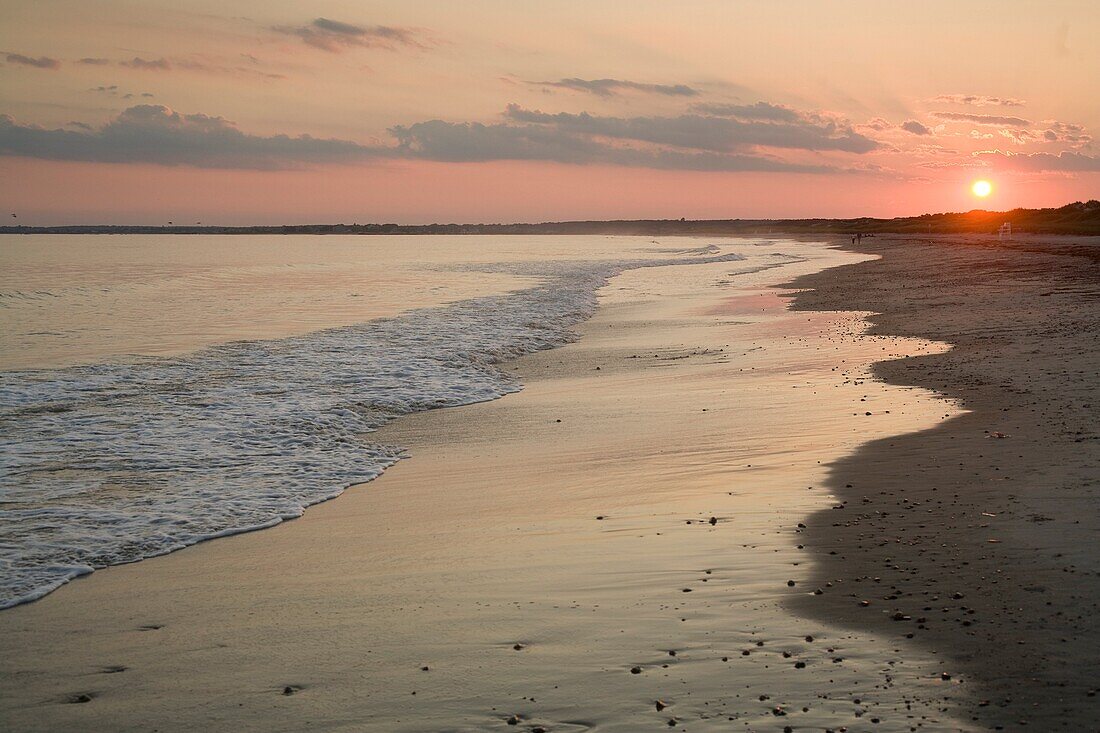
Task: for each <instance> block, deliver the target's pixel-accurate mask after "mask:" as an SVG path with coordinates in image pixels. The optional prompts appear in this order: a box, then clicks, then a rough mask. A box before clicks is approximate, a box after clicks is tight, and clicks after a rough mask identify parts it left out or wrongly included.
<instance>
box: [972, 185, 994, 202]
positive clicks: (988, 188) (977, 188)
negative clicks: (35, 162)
mask: <svg viewBox="0 0 1100 733" xmlns="http://www.w3.org/2000/svg"><path fill="white" fill-rule="evenodd" d="M970 190H971V191H973V192H974V195H975V196H977V197H978V198H980V199H984V198H985V197H986V196H988V195H989V194H991V193H992V192H993V184H992V183H990V182H989V181H974V185H973V186H971V187H970Z"/></svg>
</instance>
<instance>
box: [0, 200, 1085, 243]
mask: <svg viewBox="0 0 1100 733" xmlns="http://www.w3.org/2000/svg"><path fill="white" fill-rule="evenodd" d="M1005 223H1008V224H1011V226H1012V232H1013V233H1014V234H1066V235H1100V201H1095V200H1093V201H1087V202H1080V201H1079V202H1076V203H1072V204H1068V205H1066V206H1062V207H1060V208H1057V209H1013V210H1012V211H982V210H975V211H969V212H965V213H946V214H923V215H921V216H911V217H899V218H894V219H875V218H870V217H861V218H856V219H705V220H687V219H637V220H613V221H561V222H543V223H537V224H298V225H283V226H279V225H277V226H203V225H200V224H195V225H191V226H185V225H167V226H145V225H69V226H37V227H36V226H4V227H0V234H359V235H372V234H373V235H379V234H414V235H426V234H450V235H456V234H617V235H644V236H662V235H663V236H668V235H677V234H681V235H692V234H694V235H712V236H717V235H766V234H770V235H774V234H796V235H819V234H828V235H838V234H844V235H849V236H851V235H854V234H996V233H997V231H998V229H999V228H1000V227H1001V225H1002V224H1005Z"/></svg>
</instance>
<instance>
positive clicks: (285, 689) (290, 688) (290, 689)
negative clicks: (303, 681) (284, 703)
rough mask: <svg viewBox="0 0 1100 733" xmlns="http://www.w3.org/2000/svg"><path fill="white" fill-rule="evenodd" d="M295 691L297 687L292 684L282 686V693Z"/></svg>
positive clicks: (291, 693)
mask: <svg viewBox="0 0 1100 733" xmlns="http://www.w3.org/2000/svg"><path fill="white" fill-rule="evenodd" d="M297 691H298V688H297V687H294V686H293V685H287V686H286V687H284V688H283V694H284V695H293V694H294V693H295V692H297Z"/></svg>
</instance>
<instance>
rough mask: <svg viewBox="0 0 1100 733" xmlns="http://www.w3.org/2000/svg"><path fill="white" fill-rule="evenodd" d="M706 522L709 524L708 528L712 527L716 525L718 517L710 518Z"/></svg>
mask: <svg viewBox="0 0 1100 733" xmlns="http://www.w3.org/2000/svg"><path fill="white" fill-rule="evenodd" d="M707 521H708V522H710V526H712V527H713V526H714V525H716V524H718V517H711V518H710V519H708V520H707Z"/></svg>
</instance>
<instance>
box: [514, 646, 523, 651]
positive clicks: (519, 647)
mask: <svg viewBox="0 0 1100 733" xmlns="http://www.w3.org/2000/svg"><path fill="white" fill-rule="evenodd" d="M512 648H513V649H515V650H516V651H517V652H518V651H519V650H520V649H522V648H523V644H513V645H512Z"/></svg>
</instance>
